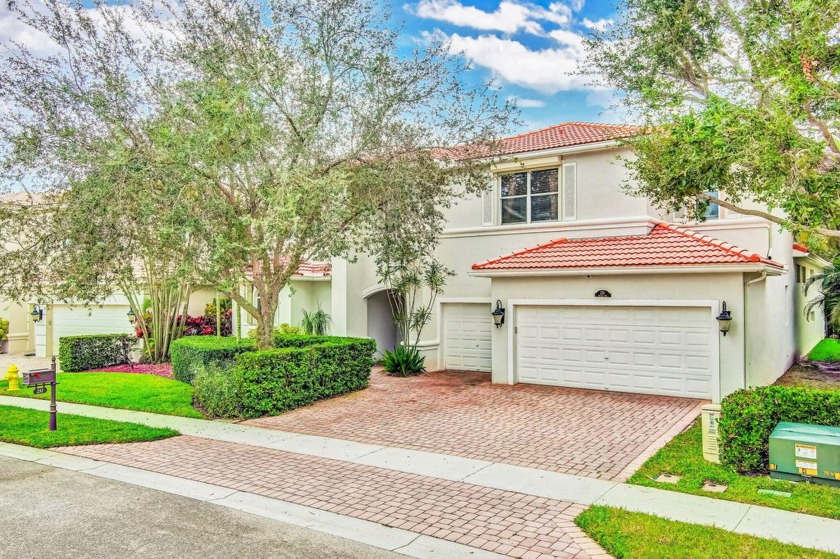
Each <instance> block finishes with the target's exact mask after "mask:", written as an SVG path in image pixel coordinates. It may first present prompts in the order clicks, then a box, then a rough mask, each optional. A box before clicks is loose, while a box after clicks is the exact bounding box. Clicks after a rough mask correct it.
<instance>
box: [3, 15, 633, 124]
mask: <svg viewBox="0 0 840 559" xmlns="http://www.w3.org/2000/svg"><path fill="white" fill-rule="evenodd" d="M41 1H42V0H33V3H34V4H35V5H38V4H40V2H41ZM83 1H85V2H88V1H89V0H83ZM381 1H383V2H386V3H390V4H391V11H392V16H393V18H394V20H396V21H398V22H402V23H403V25H404V32H403V35H402V36H401V38H400V40H401V44H402V45H404V46H405V48H406V49H412V48H414V47H415V46H416V45H417V43H418V42H422V41H424V40H427V39H428V36H429V35H436V36H440V37H442V38H444V39H447V40H449V41H450V42H451V45H452V48H453V50H455V51H458V52H460V51H463V52H464V53H465V54H466V56H467V57H468V58H470V59H471V60H472V61H473V68H474V69H473V70H471V71H470V72H467V73H466V74H465V75H464V77H463V79H465V80H468V81H472V82H474V83H483V82H487V81H488V80H491V79H494V80H495V83H496V84H497V85H498V86H499V87H500V88H501V89H500V92H499V93H500V96H501V97H502V98H503V99H505V98H509V97H515V98H516V99H517V100H518V104H519V107H520V109H521V116H522V120H523V122H524V124H523V126H521V127H520V128H518V129H517V130H514V132H524V131H527V130H534V129H537V128H542V127H545V126H550V125H552V124H557V123H560V122H566V121H575V120H577V121H590V122H616V123H621V122H626V121H627V117H626V116H625V115H624V114H623V111H621V110H620V109H611V108H610V107H611V106H612V105H614V98H613V96H612V94H611V92H610V91H607V90H603V89H598V88H596V87H593V86H591V85H590V84H589V82H590V81H591V78H588V77H585V76H580V75H574V72H575V70H576V69H577V68H578V65H579V64H581V63H583V62H584V60H585V53H584V51H583V47H582V44H581V41H582V39H583V38H584V37H585V36H586V35H587V33H589V32H590V30H591V29H592V28H593V27H602V26H604V25H607V24H608V23H609V22H610V20H611V19H613V18H614V17H615V5H614V0H531V1H529V0H381ZM16 19H17V18H16V17H15V15H14V14H11V13H9V11H8V8H7V7H6V2H5V0H0V44H2V43H3V42H5V41H7V40H9V39H14V40H17V41H21V42H23V43H24V44H27V45H28V46H30V48H32V49H33V50H34V51H36V52H38V51H39V50H41V49H43V48H47V46H48V45H47V46H45V45H44V44H43V43H44V41H42V40H41V39H39V38H38V37H36V36H34V35H33V34H32V32H31V31H30V30H28V29H27V28H26V27H25V26H23V25H22V24H21V23H20V22H18V21H17V20H16Z"/></svg>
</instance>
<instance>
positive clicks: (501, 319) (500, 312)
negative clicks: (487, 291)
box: [490, 299, 505, 328]
mask: <svg viewBox="0 0 840 559" xmlns="http://www.w3.org/2000/svg"><path fill="white" fill-rule="evenodd" d="M490 314H491V315H493V324H495V325H496V328H501V327H502V324H504V323H505V308H504V307H503V306H502V302H501V301H500V300H499V299H496V308H495V309H494V310H493V312H491V313H490Z"/></svg>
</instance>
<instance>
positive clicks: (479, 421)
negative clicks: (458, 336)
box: [247, 372, 700, 481]
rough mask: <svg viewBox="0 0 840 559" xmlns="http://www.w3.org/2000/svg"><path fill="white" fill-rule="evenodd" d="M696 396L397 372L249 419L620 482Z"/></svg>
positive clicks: (675, 428) (691, 407) (686, 414)
mask: <svg viewBox="0 0 840 559" xmlns="http://www.w3.org/2000/svg"><path fill="white" fill-rule="evenodd" d="M699 403H700V401H699V400H690V399H686V398H672V397H665V396H646V395H638V394H621V393H614V392H613V393H610V392H600V391H595V390H578V389H573V388H559V387H552V386H534V385H528V384H517V385H514V386H508V385H499V384H492V383H491V382H490V376H489V375H488V374H486V373H465V372H436V373H427V374H425V375H421V376H418V377H412V378H394V377H390V376H387V375H384V374H382V373H380V372H374V373H373V374H372V377H371V386H370V388H368V389H367V390H363V391H360V392H356V393H353V394H349V395H346V396H342V397H339V398H334V399H332V400H327V401H323V402H319V403H317V404H315V405H312V406H308V407H306V408H301V409H298V410H294V411H292V412H289V413H285V414H283V415H280V416H277V417H267V418H261V419H255V420H251V421H248V422H247V423H248V424H250V425H254V426H258V427H266V428H273V429H282V430H285V431H293V432H296V433H305V434H311V435H321V436H325V437H332V438H338V439H346V440H353V441H359V442H365V443H372V444H381V445H386V446H396V447H403V448H409V449H414V450H424V451H427V452H435V453H438V454H451V455H457V456H464V457H467V458H475V459H479V460H487V461H490V462H503V463H507V464H514V465H517V466H525V467H529V468H539V469H543V470H550V471H553V472H562V473H567V474H577V475H583V476H589V477H596V478H601V479H612V480H618V481H623V480H624V479H626V478H627V477H628V475H629V470H632V469H634V466H635V467H638V466H639V465H640V464H641V461H642V460H643V459H644V458H646V457H648V456H649V455H650V454H652V451H653V450H654V449H655V448H656V447H657V446H662V445H664V444H665V443H666V442H667V441H668V440H669V439H670V437H672V436H673V435H676V434H677V432H679V431H680V430H682V428H684V427H685V426H687V424H688V422H689V421H690V420H691V419H692V418H693V417H694V416H695V415H696V411H697V406H698V404H699Z"/></svg>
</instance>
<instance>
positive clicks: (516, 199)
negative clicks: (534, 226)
mask: <svg viewBox="0 0 840 559" xmlns="http://www.w3.org/2000/svg"><path fill="white" fill-rule="evenodd" d="M558 190H559V174H558V170H557V169H545V170H542V171H531V172H527V173H513V174H510V175H502V177H501V189H500V201H501V204H500V205H501V214H502V224H510V223H537V222H541V221H557V220H558V217H559V207H560V200H559V193H558Z"/></svg>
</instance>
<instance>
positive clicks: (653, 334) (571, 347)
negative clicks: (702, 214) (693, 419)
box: [278, 123, 826, 401]
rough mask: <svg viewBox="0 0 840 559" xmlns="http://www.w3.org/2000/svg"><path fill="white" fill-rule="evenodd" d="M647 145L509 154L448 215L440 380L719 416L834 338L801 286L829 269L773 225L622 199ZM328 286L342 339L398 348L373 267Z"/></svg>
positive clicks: (287, 309)
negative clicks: (690, 217)
mask: <svg viewBox="0 0 840 559" xmlns="http://www.w3.org/2000/svg"><path fill="white" fill-rule="evenodd" d="M636 131H637V129H636V128H633V127H628V126H613V125H603V124H587V123H567V124H561V125H557V126H552V127H549V128H546V129H543V130H538V131H536V132H531V133H527V134H522V135H520V136H515V137H512V138H507V139H505V140H502V145H503V146H504V151H505V153H506V154H507V155H510V158H509V159H507V160H506V161H503V162H499V163H497V164H495V165H493V167H492V172H493V176H492V180H491V181H490V183H489V184H488V190H487V192H486V193H485V194H484V195H483V196H482V197H470V198H468V199H464V200H461V201H460V202H459V203H457V204H456V205H454V206H453V207H452V208H451V209H449V210H447V214H446V215H447V225H446V229H445V231H444V232H443V234H442V236H441V240H440V247H439V249H438V254H437V256H438V257H439V259H440V260H441V261H442V262H443V264H444V265H446V266H447V267H449V268H450V269H452V270H453V271H454V272H455V273H456V275H455V276H454V277H453V278H451V279H450V280H449V281H448V283H447V286H446V292H445V294H444V295H443V296H442V297H441V298H440V299H439V300H438V303H437V305H436V307H435V309H434V315H433V317H432V320H431V323H430V324H429V325H428V326H427V327H426V328H425V330H424V331H423V335H422V341H421V344H420V345H421V349H422V351H423V353H424V354H425V355H426V363H427V366H428V369H429V370H436V369H450V370H467V371H489V372H492V379H493V382H497V383H507V384H514V383H518V382H526V383H535V384H547V385H555V386H568V387H574V388H590V389H596V390H612V391H622V392H636V393H645V394H664V395H673V396H685V397H693V398H703V399H712V400H715V401H719V400H720V399H721V398H722V397H723V396H725V395H727V394H729V393H731V392H732V391H734V390H736V389H738V388H742V387H747V386H752V385H762V384H768V383H771V382H773V381H774V380H775V379H776V378H778V377H779V376H780V375H781V374H782V373H783V372H784V371H785V370H786V369H787V368H788V367H789V366H790V365H791V363H792V362H793V361H794V359H796V358H797V357H798V356H800V355H804V354H805V353H807V352H808V350H810V349H811V347H813V345H814V344H816V342H817V341H819V339H821V338H822V336H823V333H824V322H823V317H822V316H821V314H820V313H812V316H811V317H805V316H804V315H803V313H802V310H801V309H802V306H803V301H805V300H807V298H810V297H811V296H813V295H814V294H815V292H816V289H814V290H812V293H811V294H809V296H806V295H804V294H802V291H801V287H802V284H801V282H802V281H803V278H804V277H806V276H809V275H811V274H813V273H815V271H816V270H818V269H819V268H821V267H823V266H824V265H826V263H825V262H824V261H823V260H821V259H820V258H817V257H815V256H813V255H811V254H809V253H808V252H807V249H805V248H804V247H802V246H799V245H797V246H796V247H795V248H794V242H793V238H792V236H791V234H790V233H788V232H787V231H780V230H779V227H778V226H776V225H774V224H771V223H770V222H768V221H766V220H764V219H761V218H755V217H745V216H741V215H738V214H734V213H732V212H727V211H726V210H725V209H723V208H720V209H719V208H717V207H716V206H713V207H712V208H710V212H709V213H710V216H709V219H708V220H707V221H706V222H705V223H697V224H690V225H687V226H682V225H675V224H674V222H675V221H680V219H679V217H678V216H674V215H669V214H665V213H663V212H661V211H660V210H659V209H657V208H655V207H654V206H652V205H651V204H650V203H649V202H648V201H647V200H646V199H643V198H637V197H633V196H630V195H629V194H627V193H626V192H624V190H623V189H622V183H623V181H624V180H625V179H626V178H627V169H626V168H625V167H624V166H623V164H622V163H621V161H620V160H618V159H617V156H619V155H622V156H625V157H627V156H631V155H632V154H631V153H630V152H629V151H627V149H626V148H623V147H621V146H619V145H618V143H617V142H616V138H619V137H623V136H627V135H630V134H634V133H636ZM330 275H331V277H330V278H329V283H328V284H327V283H326V281H327V280H326V278H325V279H324V281H325V285H324V288H323V289H322V291H321V294H320V295H319V296H318V299H319V301H320V302H321V304H322V305H323V307H324V308H325V309H327V310H328V312H330V313H331V315H332V320H333V326H332V333H334V334H341V335H343V334H346V335H353V336H370V337H373V338H375V339H376V340H377V343H378V345H379V348H380V350H385V349H390V348H392V347H393V346H394V345H395V343H396V341H397V338H396V332H395V328H394V327H393V324H392V321H391V311H390V307H389V305H388V301H387V295H386V294H385V292H384V291H383V287H382V285H381V284H380V283H379V278H377V276H376V273H375V266H374V265H373V262H371V261H370V260H369V259H366V258H364V257H361V258H359V259H358V260H357V261H355V262H353V263H349V262H346V261H343V260H336V261H334V262H333V266H332V269H331V274H330ZM327 286H329V288H328V289H327ZM296 293H297V292H295V294H294V295H292V297H291V300H286V299H284V298H283V297H281V302H280V310H279V311H278V315H282V316H283V317H284V319H283V320H282V321H288V322H293V323H294V322H295V321H296V318H295V312H294V308H295V305H297V306H298V307H300V306H301V305H300V303H296V302H295V301H296V300H297V299H296V297H297V295H296ZM326 293H329V298H327V296H326ZM287 297H288V295H287ZM307 297H308V298H310V299H311V298H312V296H311V295H307ZM328 299H329V300H328ZM496 301H498V302H499V304H500V305H501V306H502V307H503V308H504V309H505V321H504V325H503V326H501V327H500V328H495V327H494V326H493V320H492V317H491V314H490V313H491V311H492V310H493V309H494V307H495V305H496ZM724 302H725V303H726V308H727V309H728V310H729V311H730V312H731V315H732V322H731V328H730V331H729V332H728V334H727V335H725V336H724V335H723V334H721V333H720V331H719V325H718V322H717V320H716V317H717V316H718V314H719V313H720V312H721V310H722V307H723V304H724Z"/></svg>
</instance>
